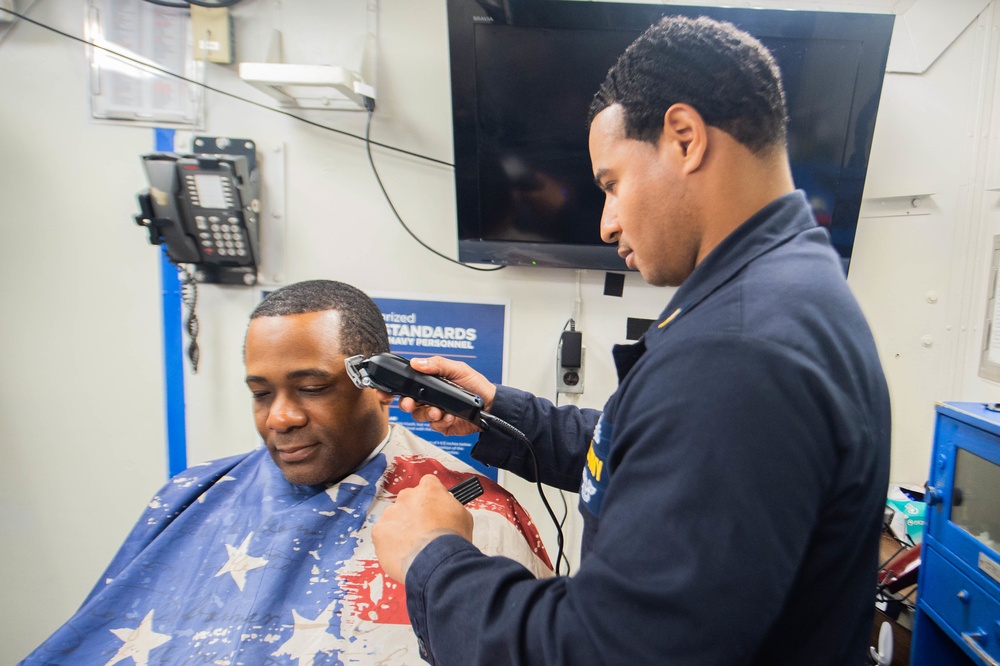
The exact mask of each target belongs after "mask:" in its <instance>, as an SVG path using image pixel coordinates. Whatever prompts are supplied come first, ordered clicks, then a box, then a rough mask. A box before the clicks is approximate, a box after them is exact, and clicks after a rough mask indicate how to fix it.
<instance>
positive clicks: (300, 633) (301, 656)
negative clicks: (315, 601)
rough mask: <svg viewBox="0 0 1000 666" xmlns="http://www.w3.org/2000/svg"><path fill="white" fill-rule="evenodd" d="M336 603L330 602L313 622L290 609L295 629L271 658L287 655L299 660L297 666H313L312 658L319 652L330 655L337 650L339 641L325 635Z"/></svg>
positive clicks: (332, 636)
mask: <svg viewBox="0 0 1000 666" xmlns="http://www.w3.org/2000/svg"><path fill="white" fill-rule="evenodd" d="M336 604H337V602H336V601H331V602H330V605H329V606H327V607H326V608H325V609H324V610H323V612H322V613H320V614H319V617H317V618H316V619H315V620H310V619H309V618H305V617H302V616H301V615H299V613H298V611H296V610H295V609H292V617H293V618H294V619H295V629H294V630H293V631H292V637H291V638H289V639H288V640H287V641H285V642H284V643H283V644H282V645H281V647H279V648H278V651H277V652H274V653H273V654H272V655H271V656H273V657H280V656H281V655H284V654H287V655H288V656H289V657H291V658H292V659H298V660H299V666H313V658H314V657H315V656H316V655H317V654H319V653H320V652H326V653H328V654H329V653H332V652H333V650H335V649H336V648H337V645H338V641H339V639H338V638H337V637H336V636H334V635H333V634H328V633H326V630H327V629H328V628H329V627H330V620H332V619H333V607H334V606H335V605H336Z"/></svg>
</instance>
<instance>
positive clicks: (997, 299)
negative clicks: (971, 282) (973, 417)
mask: <svg viewBox="0 0 1000 666" xmlns="http://www.w3.org/2000/svg"><path fill="white" fill-rule="evenodd" d="M997 271H1000V236H994V237H993V261H992V262H991V263H990V281H989V289H987V292H986V321H985V322H984V323H983V346H982V349H981V351H980V355H979V376H980V377H982V378H983V379H989V380H990V381H994V382H1000V294H998V291H1000V276H998V275H997Z"/></svg>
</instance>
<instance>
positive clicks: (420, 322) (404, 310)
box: [372, 296, 508, 481]
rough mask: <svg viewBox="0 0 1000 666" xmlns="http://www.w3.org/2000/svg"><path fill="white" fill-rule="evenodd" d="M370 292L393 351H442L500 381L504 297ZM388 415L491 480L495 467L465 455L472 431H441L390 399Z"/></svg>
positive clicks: (425, 353) (419, 353) (504, 344)
mask: <svg viewBox="0 0 1000 666" xmlns="http://www.w3.org/2000/svg"><path fill="white" fill-rule="evenodd" d="M372 298H373V300H374V301H375V303H377V304H378V306H379V308H380V309H381V310H382V316H383V317H384V318H385V326H386V330H387V331H388V333H389V346H390V348H391V349H392V351H393V353H395V354H399V355H400V356H404V357H406V358H416V357H420V356H424V357H426V356H444V357H446V358H451V359H455V360H456V361H463V362H465V363H468V364H469V365H471V366H472V367H473V368H475V369H476V370H478V371H479V372H481V373H482V374H483V375H485V376H486V378H487V379H489V380H490V381H491V382H493V383H495V384H502V383H503V382H504V379H505V371H506V365H505V359H506V348H507V338H508V335H507V307H508V306H507V304H506V303H465V302H458V301H449V300H414V299H409V298H389V297H377V296H373V297H372ZM389 420H390V421H391V422H392V423H399V424H400V425H403V426H405V427H407V428H409V429H410V430H411V431H413V432H414V433H415V434H417V435H419V436H420V437H422V438H424V439H426V440H427V441H429V442H431V443H432V444H435V445H437V446H439V447H440V448H442V449H444V450H445V451H447V452H448V453H451V454H452V455H454V456H456V457H457V458H459V459H461V460H462V461H463V462H465V463H467V464H469V465H471V466H472V467H474V468H475V469H476V470H477V471H478V472H480V473H481V474H483V475H484V476H488V477H489V478H491V479H493V480H494V481H495V480H497V470H496V469H495V468H492V467H486V466H485V465H483V464H482V463H480V462H478V461H476V460H473V459H472V457H471V455H470V451H471V450H472V447H473V446H474V445H475V443H476V440H477V439H478V437H479V436H478V435H468V436H466V437H445V436H444V435H441V434H440V433H437V432H435V431H433V430H431V428H430V427H429V426H428V425H427V424H425V423H418V422H416V421H414V420H413V417H412V416H410V414H407V413H406V412H404V411H402V410H401V409H399V408H398V407H397V406H396V405H395V403H394V404H393V406H392V407H391V408H390V410H389Z"/></svg>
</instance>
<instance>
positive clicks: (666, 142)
mask: <svg viewBox="0 0 1000 666" xmlns="http://www.w3.org/2000/svg"><path fill="white" fill-rule="evenodd" d="M660 143H661V145H663V146H667V147H669V149H671V150H674V151H675V152H676V156H677V157H678V158H679V159H680V160H681V161H682V163H683V165H682V169H683V172H684V173H691V172H693V171H697V170H698V169H699V168H700V167H701V164H702V161H703V160H704V158H705V151H706V150H707V149H708V129H707V127H706V125H705V120H704V119H703V118H702V117H701V114H700V113H698V112H697V111H696V110H695V108H694V107H693V106H691V105H689V104H681V103H678V104H674V105H673V106H671V107H670V108H669V109H667V110H666V112H665V113H664V114H663V134H662V135H661V136H660Z"/></svg>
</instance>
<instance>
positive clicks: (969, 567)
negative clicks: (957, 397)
mask: <svg viewBox="0 0 1000 666" xmlns="http://www.w3.org/2000/svg"><path fill="white" fill-rule="evenodd" d="M994 409H996V410H998V411H994ZM924 499H925V501H926V502H927V504H928V514H927V528H926V531H925V533H924V540H923V551H922V554H921V564H920V578H919V582H918V585H917V595H918V597H919V598H918V601H917V609H916V615H915V619H914V631H913V643H912V646H911V653H910V654H911V659H910V664H911V666H950V665H952V664H955V665H959V666H965V665H967V664H972V665H977V664H978V665H982V666H998V665H1000V552H998V551H1000V405H994V404H989V405H985V404H981V403H959V402H956V403H947V404H941V405H938V406H937V423H936V427H935V433H934V451H933V453H932V456H931V472H930V480H929V481H928V484H927V494H926V496H925V498H924Z"/></svg>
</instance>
